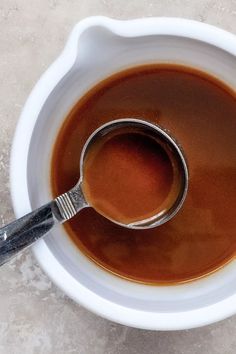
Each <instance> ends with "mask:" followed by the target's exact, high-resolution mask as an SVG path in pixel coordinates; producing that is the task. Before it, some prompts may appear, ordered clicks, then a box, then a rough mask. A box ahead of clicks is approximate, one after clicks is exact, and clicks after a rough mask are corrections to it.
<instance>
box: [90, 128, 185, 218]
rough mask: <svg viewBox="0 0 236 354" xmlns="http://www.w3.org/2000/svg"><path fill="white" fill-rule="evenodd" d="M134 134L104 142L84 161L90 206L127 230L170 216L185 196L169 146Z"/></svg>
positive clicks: (125, 131) (124, 132) (123, 132)
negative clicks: (132, 226) (142, 222)
mask: <svg viewBox="0 0 236 354" xmlns="http://www.w3.org/2000/svg"><path fill="white" fill-rule="evenodd" d="M132 130H134V129H133V128H130V127H126V128H124V127H123V128H118V129H116V130H115V131H113V132H112V133H108V134H107V135H104V136H102V137H100V138H98V140H97V141H96V142H95V144H93V145H91V147H90V148H89V150H88V153H87V155H86V158H85V161H84V173H83V191H84V194H85V197H86V200H87V201H88V202H89V204H90V205H91V206H92V207H93V208H95V209H96V210H97V211H98V212H99V213H100V214H102V215H104V216H106V217H108V218H110V219H112V220H115V221H117V222H120V223H122V224H130V223H135V222H137V221H140V220H144V219H148V218H150V217H152V216H154V215H157V214H160V213H166V212H167V211H168V210H169V209H170V208H171V207H172V205H173V204H174V203H175V202H176V199H177V197H178V195H179V193H180V190H181V184H180V182H181V179H180V178H179V174H180V173H179V171H178V166H177V161H175V159H174V154H173V153H172V152H171V149H170V148H169V146H168V144H167V143H166V142H164V141H158V140H157V139H154V138H152V137H150V136H148V135H147V134H143V133H142V132H140V131H132ZM163 140H164V139H163ZM168 150H169V151H168Z"/></svg>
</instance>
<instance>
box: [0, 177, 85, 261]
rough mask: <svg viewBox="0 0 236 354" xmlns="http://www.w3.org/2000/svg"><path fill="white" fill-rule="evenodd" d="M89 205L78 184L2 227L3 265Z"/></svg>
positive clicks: (1, 255)
mask: <svg viewBox="0 0 236 354" xmlns="http://www.w3.org/2000/svg"><path fill="white" fill-rule="evenodd" d="M87 206H88V204H87V203H86V201H85V199H84V196H83V193H82V189H81V183H78V184H77V185H76V186H75V187H74V188H72V189H71V190H70V191H69V192H67V193H64V194H62V195H60V196H59V197H57V198H56V199H55V200H53V201H52V202H50V203H48V204H45V205H44V206H42V207H40V208H38V209H36V210H34V211H32V212H31V213H29V214H27V215H25V216H23V217H21V218H20V219H18V220H15V221H13V222H12V223H10V224H8V225H6V226H4V227H2V228H0V266H1V265H2V264H4V263H6V262H7V261H9V260H10V259H11V258H13V257H14V256H16V254H17V253H18V252H20V251H21V250H23V249H25V248H27V247H29V246H30V245H32V243H34V242H35V241H37V240H38V239H40V238H41V237H42V236H44V235H45V234H47V233H48V231H50V230H51V229H52V228H53V226H54V225H55V224H57V223H63V222H65V221H67V220H69V219H70V218H72V217H73V216H74V215H76V214H77V213H78V212H79V211H80V210H81V209H83V208H85V207H87Z"/></svg>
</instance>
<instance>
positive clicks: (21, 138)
mask: <svg viewBox="0 0 236 354" xmlns="http://www.w3.org/2000/svg"><path fill="white" fill-rule="evenodd" d="M92 26H102V27H105V28H107V29H109V30H110V31H111V32H113V33H114V34H116V35H119V36H123V37H139V36H147V35H166V36H170V35H171V36H179V37H186V38H191V39H195V40H200V41H202V42H205V43H207V44H210V45H213V46H215V47H218V48H221V49H222V50H224V51H226V52H228V53H230V54H232V55H233V56H236V36H235V35H233V34H231V33H229V32H227V31H225V30H222V29H220V28H217V27H214V26H212V25H208V24H205V23H201V22H197V21H193V20H187V19H182V18H174V17H159V18H158V17H156V18H155V17H153V18H142V19H135V20H125V21H120V20H115V19H111V18H108V17H104V16H93V17H88V18H86V19H84V20H82V21H80V22H79V23H78V24H76V25H75V27H74V29H73V30H72V32H71V34H70V36H69V39H68V41H67V43H66V46H65V48H64V50H63V52H62V53H61V55H60V56H59V57H58V58H57V59H56V60H55V62H54V63H53V64H51V66H50V67H49V68H48V69H47V71H46V72H45V73H44V74H43V75H42V77H41V78H40V79H39V81H38V82H37V83H36V85H35V86H34V88H33V90H32V92H31V94H30V95H29V97H28V99H27V101H26V103H25V105H24V107H23V110H22V112H21V115H20V118H19V121H18V124H17V127H16V131H15V135H14V139H13V144H12V149H11V158H10V190H11V198H12V204H13V209H14V212H15V215H16V217H21V216H22V215H24V214H25V213H27V212H30V211H31V205H30V200H29V191H28V185H27V160H28V153H29V148H30V141H31V136H32V133H33V130H34V126H35V124H36V121H37V118H38V115H39V113H40V111H41V109H42V107H43V105H44V103H45V101H46V99H47V98H48V96H49V95H50V93H51V92H52V91H53V89H54V88H55V86H56V85H57V84H58V83H59V81H60V80H61V79H62V78H63V77H64V76H65V74H66V73H67V72H68V71H69V69H70V68H71V67H72V66H73V64H74V62H75V60H76V56H77V42H78V40H79V37H80V35H81V34H82V33H83V32H84V31H85V30H86V29H87V28H90V27H92ZM233 43H235V45H233ZM19 186H20V188H19ZM33 251H34V254H35V256H36V258H37V261H38V263H39V264H40V266H41V267H42V269H43V270H44V271H45V272H46V273H47V275H48V276H49V277H50V278H51V280H52V281H53V282H54V283H55V284H57V286H58V287H59V288H60V289H62V291H63V292H65V293H66V294H67V295H68V296H69V297H71V298H72V299H73V300H74V301H76V302H77V303H80V304H81V305H83V306H84V307H85V308H87V309H89V310H90V311H92V312H94V313H96V314H98V315H100V316H101V317H104V318H107V319H109V320H111V321H114V322H118V323H120V324H124V325H127V326H131V327H136V328H142V329H151V330H180V329H189V328H195V327H201V326H205V325H207V324H211V323H213V322H216V321H220V320H222V319H224V318H227V317H229V316H231V315H233V314H235V313H236V294H235V295H232V296H230V297H228V298H226V299H224V300H222V301H219V302H217V303H214V304H212V305H209V306H205V307H202V308H199V309H195V310H189V311H182V312H149V311H144V310H142V311H141V310H135V309H131V308H129V307H124V306H121V305H118V304H116V303H113V302H111V301H109V300H107V299H104V298H102V297H100V296H99V295H97V294H95V293H93V292H92V291H90V290H89V289H87V288H86V287H84V286H83V285H82V284H80V283H79V282H78V281H76V280H75V279H74V278H73V277H72V276H71V275H70V274H69V273H68V272H67V271H66V270H65V268H64V267H63V266H62V264H60V263H59V262H58V261H57V259H56V257H55V256H54V255H53V254H52V253H51V251H50V250H49V248H48V247H47V245H46V243H45V242H44V240H40V241H38V242H37V243H36V244H35V246H34V247H33Z"/></svg>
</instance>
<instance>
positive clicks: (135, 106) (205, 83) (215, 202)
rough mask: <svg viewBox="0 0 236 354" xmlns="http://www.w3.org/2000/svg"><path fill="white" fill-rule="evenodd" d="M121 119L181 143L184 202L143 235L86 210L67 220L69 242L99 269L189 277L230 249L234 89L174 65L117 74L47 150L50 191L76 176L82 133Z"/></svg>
mask: <svg viewBox="0 0 236 354" xmlns="http://www.w3.org/2000/svg"><path fill="white" fill-rule="evenodd" d="M124 117H133V118H140V117H142V118H144V119H147V120H149V121H152V122H154V123H157V124H159V125H161V126H163V127H165V128H167V129H168V130H169V131H170V132H171V133H172V134H173V135H174V136H175V137H176V139H177V140H178V141H179V142H180V143H181V145H182V147H183V150H184V151H185V154H186V156H187V160H188V165H189V170H190V181H189V182H190V183H189V190H188V196H187V199H186V201H185V203H184V205H183V207H182V209H181V211H180V212H179V213H178V214H177V216H176V217H174V218H173V219H172V220H171V221H169V222H168V223H166V224H164V225H162V226H160V227H157V228H155V229H150V230H142V231H141V230H128V229H125V228H122V227H120V226H118V225H115V224H113V223H112V222H110V221H109V220H107V219H105V218H104V217H102V216H101V215H99V214H98V213H97V212H96V211H95V210H93V209H91V208H88V209H85V210H83V211H82V212H81V213H80V214H79V215H77V216H76V217H74V218H73V219H72V220H70V221H69V222H67V223H66V225H65V228H66V230H67V233H68V234H69V236H70V237H71V239H72V240H73V241H74V242H75V244H76V245H77V246H78V247H79V248H80V249H81V250H82V252H84V253H85V254H86V255H87V256H88V257H89V258H91V259H92V260H94V261H95V262H96V263H98V264H99V265H100V266H102V267H104V268H105V269H107V270H109V271H111V272H113V273H115V274H117V275H120V276H122V277H125V278H128V279H131V280H135V281H140V282H145V283H151V284H161V283H162V284H166V283H176V282H183V281H189V280H192V279H195V278H198V277H201V276H203V275H206V274H208V273H209V272H212V271H214V270H216V269H218V268H219V267H221V266H222V265H223V264H225V263H227V262H229V261H230V260H231V259H232V258H233V257H234V255H235V251H236V218H235V206H236V138H235V134H236V98H235V92H233V91H231V90H230V89H229V88H227V87H226V86H225V85H224V84H222V83H221V82H219V81H217V80H216V79H215V78H213V77H210V76H208V75H206V74H204V73H201V72H198V71H197V70H193V69H188V68H185V67H181V66H175V65H152V66H143V67H137V68H133V69H130V70H127V71H123V72H121V73H118V74H115V75H113V76H112V77H110V78H108V79H107V80H105V81H103V82H101V83H100V84H98V85H97V86H96V87H94V88H93V89H92V90H91V91H89V92H88V93H87V94H86V95H85V96H84V97H83V98H82V99H81V100H80V101H79V102H78V104H77V105H76V106H75V107H74V108H73V110H72V111H71V112H70V114H69V115H68V117H67V118H66V119H65V123H64V124H63V126H62V128H61V130H60V133H59V135H58V137H57V140H56V144H55V147H54V151H53V159H52V169H51V171H52V172H51V178H52V190H53V195H54V196H56V195H59V194H61V193H63V192H65V191H67V190H68V189H70V188H71V187H72V186H73V185H75V183H76V182H77V180H78V178H79V159H80V153H81V150H82V147H83V145H84V143H85V141H86V139H87V138H88V136H89V135H90V134H91V133H92V132H93V131H94V130H95V129H96V128H98V127H99V126H100V125H102V124H104V123H106V122H108V121H110V120H114V119H118V118H124ZM116 163H117V162H116ZM167 165H168V164H167ZM139 178H140V176H139ZM137 183H138V182H137Z"/></svg>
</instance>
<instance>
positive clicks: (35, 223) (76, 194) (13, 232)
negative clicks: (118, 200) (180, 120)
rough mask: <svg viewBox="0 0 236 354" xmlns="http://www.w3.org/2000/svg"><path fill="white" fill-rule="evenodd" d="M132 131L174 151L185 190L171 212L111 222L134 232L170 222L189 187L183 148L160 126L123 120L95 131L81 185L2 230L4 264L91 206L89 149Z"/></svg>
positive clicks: (0, 253) (0, 241)
mask: <svg viewBox="0 0 236 354" xmlns="http://www.w3.org/2000/svg"><path fill="white" fill-rule="evenodd" d="M125 127H128V128H132V129H136V130H139V131H140V132H141V131H142V132H143V133H145V134H147V135H149V136H150V137H152V138H154V139H157V140H158V141H161V142H162V143H165V144H166V145H168V147H169V148H170V149H171V150H172V151H174V153H175V154H176V158H177V159H178V162H179V164H178V166H179V168H180V169H181V171H180V172H181V174H180V175H181V179H182V180H181V188H180V190H179V195H178V196H177V198H176V200H174V201H173V205H172V206H171V208H169V209H168V210H166V211H164V212H162V213H159V214H158V215H153V216H152V217H151V218H149V219H145V220H141V221H138V222H136V223H132V224H128V225H126V224H122V223H120V222H117V221H116V220H111V221H113V222H114V223H116V224H119V225H121V226H123V227H128V228H132V229H148V228H152V227H156V226H159V225H162V224H163V223H165V222H167V221H168V220H170V219H171V218H172V217H173V216H174V215H175V214H176V213H177V212H178V211H179V209H180V208H181V206H182V204H183V202H184V200H185V197H186V193H187V188H188V167H187V163H186V160H185V157H184V155H183V152H182V149H181V148H180V146H179V145H178V143H177V142H176V141H175V140H174V139H173V138H172V137H171V136H170V134H169V133H168V132H167V131H165V130H164V129H162V128H160V127H159V126H157V125H154V124H151V123H149V122H146V121H143V120H140V119H131V118H130V119H119V120H114V121H111V122H109V123H107V124H104V125H102V126H101V127H100V128H98V129H97V130H95V131H94V132H93V133H92V134H91V135H90V137H89V138H88V140H87V141H86V143H85V145H84V147H83V150H82V153H81V157H80V176H81V177H80V179H79V181H78V183H77V184H76V185H75V186H74V187H73V188H72V189H71V190H69V191H68V192H66V193H64V194H62V195H60V196H59V197H57V198H56V199H55V200H53V201H51V202H50V203H48V204H46V205H44V206H42V207H40V208H38V209H36V210H34V211H32V212H31V213H29V214H27V215H25V216H23V217H21V218H20V219H18V220H16V221H13V222H12V223H10V224H8V225H6V226H5V227H3V228H1V229H0V265H2V264H4V263H6V262H7V261H9V260H10V259H11V258H12V257H14V256H15V255H16V254H17V253H18V252H19V251H21V250H23V249H24V248H26V247H29V246H30V245H31V244H33V243H34V242H35V241H37V240H38V239H40V238H41V237H43V236H45V235H46V234H47V233H48V232H49V231H50V230H51V229H52V228H53V227H54V226H55V225H56V224H58V223H64V222H65V221H67V220H69V219H71V218H72V217H73V216H74V215H76V214H77V213H78V212H79V211H80V210H82V209H83V208H86V207H92V205H89V204H88V202H87V201H86V199H85V196H84V194H83V183H82V182H83V167H84V160H85V156H86V155H87V153H88V151H89V148H90V147H91V145H92V144H94V142H95V141H97V139H99V138H101V137H103V136H104V135H107V134H109V133H111V132H113V131H114V130H115V129H120V128H125Z"/></svg>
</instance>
